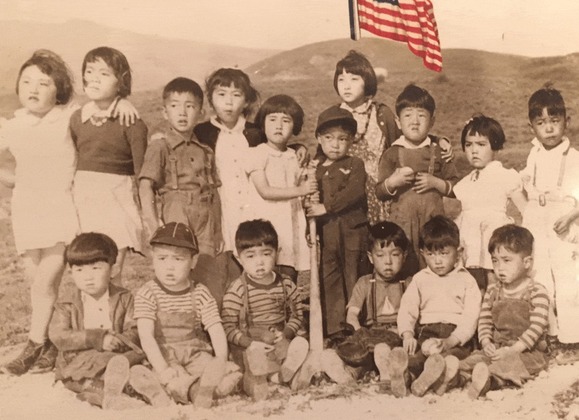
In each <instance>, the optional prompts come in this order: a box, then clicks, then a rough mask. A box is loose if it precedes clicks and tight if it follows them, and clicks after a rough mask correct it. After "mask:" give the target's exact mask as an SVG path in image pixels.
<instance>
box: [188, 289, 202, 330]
mask: <svg viewBox="0 0 579 420" xmlns="http://www.w3.org/2000/svg"><path fill="white" fill-rule="evenodd" d="M190 287H191V303H192V306H193V329H194V330H195V331H197V330H200V329H201V322H200V319H199V311H198V310H197V288H196V287H195V283H193V282H191V286H190Z"/></svg>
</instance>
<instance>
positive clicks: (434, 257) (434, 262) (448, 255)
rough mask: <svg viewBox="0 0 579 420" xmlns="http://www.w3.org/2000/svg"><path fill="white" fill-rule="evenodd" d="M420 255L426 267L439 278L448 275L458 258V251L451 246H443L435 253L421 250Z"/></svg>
mask: <svg viewBox="0 0 579 420" xmlns="http://www.w3.org/2000/svg"><path fill="white" fill-rule="evenodd" d="M420 253H421V254H422V256H423V257H424V260H425V261H426V265H427V266H428V268H430V269H431V270H432V271H433V272H434V273H436V274H438V275H439V276H444V275H446V274H448V273H450V272H451V271H452V270H453V269H454V267H455V266H456V263H457V261H458V258H459V257H460V251H459V250H458V249H457V248H455V247H453V246H448V245H447V246H445V247H444V248H442V249H439V250H436V251H429V250H428V249H421V250H420Z"/></svg>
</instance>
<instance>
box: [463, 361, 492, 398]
mask: <svg viewBox="0 0 579 420" xmlns="http://www.w3.org/2000/svg"><path fill="white" fill-rule="evenodd" d="M490 385H491V377H490V372H489V367H488V366H487V364H486V363H483V362H480V363H477V364H476V365H475V366H474V369H473V370H472V382H471V383H470V385H469V387H468V396H469V397H470V398H472V399H473V400H476V399H477V398H478V397H480V396H483V395H485V394H486V393H487V391H488V390H489V389H490Z"/></svg>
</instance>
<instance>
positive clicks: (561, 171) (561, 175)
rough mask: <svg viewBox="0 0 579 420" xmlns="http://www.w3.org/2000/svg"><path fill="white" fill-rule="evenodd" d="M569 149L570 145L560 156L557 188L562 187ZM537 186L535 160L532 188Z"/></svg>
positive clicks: (535, 163)
mask: <svg viewBox="0 0 579 420" xmlns="http://www.w3.org/2000/svg"><path fill="white" fill-rule="evenodd" d="M570 148H571V143H569V145H568V146H567V149H565V151H564V152H563V156H561V164H560V165H559V177H558V178H557V187H560V186H561V185H563V178H564V177H565V164H566V162H567V155H568V154H569V149H570ZM536 186H537V160H536V159H535V162H534V166H533V187H536Z"/></svg>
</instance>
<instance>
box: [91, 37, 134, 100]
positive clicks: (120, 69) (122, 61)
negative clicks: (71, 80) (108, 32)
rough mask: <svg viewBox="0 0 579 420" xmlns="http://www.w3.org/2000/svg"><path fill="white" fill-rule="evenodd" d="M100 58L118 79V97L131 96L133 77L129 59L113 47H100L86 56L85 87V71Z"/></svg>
mask: <svg viewBox="0 0 579 420" xmlns="http://www.w3.org/2000/svg"><path fill="white" fill-rule="evenodd" d="M99 58H100V59H101V60H103V61H104V62H105V63H106V64H107V66H109V67H110V68H111V69H112V70H113V73H114V74H115V77H116V78H117V79H118V81H119V91H118V95H119V96H120V97H121V98H126V97H127V96H129V95H130V94H131V84H132V80H133V79H132V76H131V67H130V66H129V62H128V61H127V57H125V55H124V54H123V53H122V52H120V51H119V50H116V49H114V48H111V47H98V48H95V49H94V50H90V51H89V52H88V53H87V54H86V56H85V57H84V61H83V62H82V74H83V81H82V82H83V85H86V82H85V80H84V71H85V70H86V66H87V64H88V63H95V62H96V61H97V60H98V59H99Z"/></svg>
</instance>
